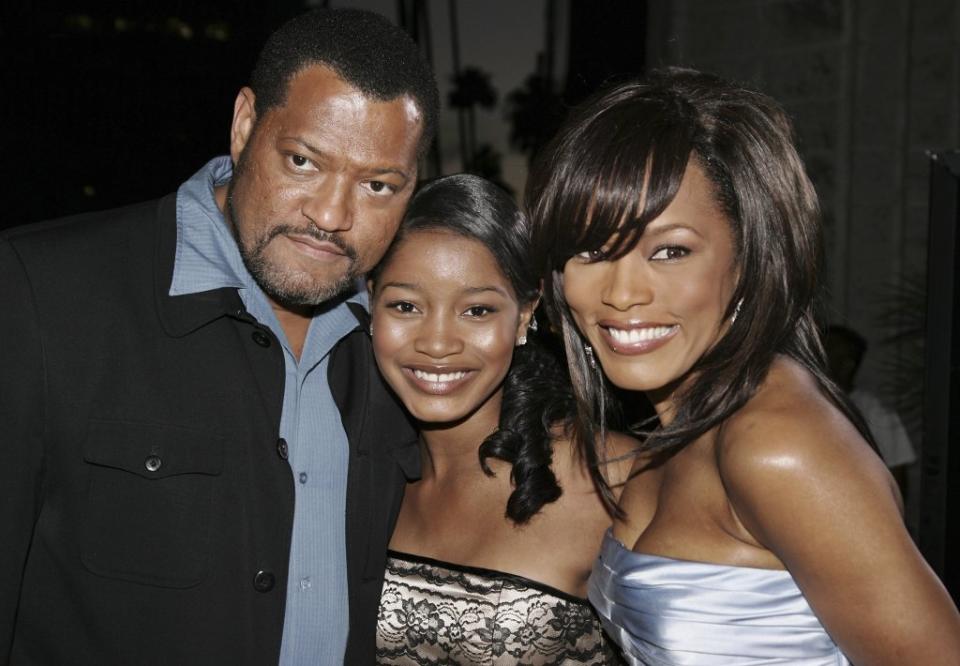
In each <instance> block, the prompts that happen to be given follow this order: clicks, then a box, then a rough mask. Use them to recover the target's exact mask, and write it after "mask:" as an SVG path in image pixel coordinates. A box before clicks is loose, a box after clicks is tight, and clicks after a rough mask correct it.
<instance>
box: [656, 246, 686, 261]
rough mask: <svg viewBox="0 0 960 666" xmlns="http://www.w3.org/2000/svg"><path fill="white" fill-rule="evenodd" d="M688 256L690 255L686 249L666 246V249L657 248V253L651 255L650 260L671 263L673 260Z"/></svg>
mask: <svg viewBox="0 0 960 666" xmlns="http://www.w3.org/2000/svg"><path fill="white" fill-rule="evenodd" d="M688 254H690V250H689V249H688V248H685V247H683V246H681V245H667V246H666V247H660V248H657V251H656V252H654V253H653V256H652V257H650V259H651V260H653V261H673V260H675V259H682V258H683V257H685V256H687V255H688Z"/></svg>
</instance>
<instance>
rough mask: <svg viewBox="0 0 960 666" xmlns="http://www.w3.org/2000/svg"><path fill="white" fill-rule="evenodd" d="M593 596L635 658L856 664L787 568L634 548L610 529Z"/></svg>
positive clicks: (711, 665)
mask: <svg viewBox="0 0 960 666" xmlns="http://www.w3.org/2000/svg"><path fill="white" fill-rule="evenodd" d="M588 596H589V598H590V602H591V603H592V604H593V606H594V608H596V610H597V613H598V614H599V616H600V619H601V621H602V622H603V625H604V628H605V629H606V630H607V633H609V634H610V636H611V637H612V638H613V639H614V640H616V641H617V642H618V643H620V645H621V647H622V648H623V651H624V653H625V655H626V656H627V658H628V660H629V661H630V663H631V664H646V665H649V666H687V665H696V666H720V665H723V666H758V665H761V664H764V665H765V664H796V665H798V666H848V665H849V663H850V662H849V661H848V660H847V659H846V658H845V657H844V656H843V654H842V653H841V652H840V649H839V648H838V647H837V645H836V644H835V643H834V642H833V640H832V639H831V638H830V636H829V635H828V634H827V632H826V631H825V630H824V628H823V625H821V624H820V621H819V620H818V619H817V617H816V615H814V613H813V610H812V609H811V608H810V605H809V604H808V603H807V600H806V599H805V598H804V597H803V594H802V593H801V592H800V589H799V588H798V587H797V585H796V583H795V582H794V580H793V577H792V576H791V575H790V573H789V572H787V571H775V570H769V569H755V568H749V567H736V566H729V565H723V564H709V563H704V562H691V561H686V560H676V559H672V558H668V557H660V556H656V555H647V554H644V553H635V552H633V551H632V550H629V549H627V548H625V547H624V546H623V544H621V543H620V542H619V541H617V540H616V539H615V538H614V537H613V535H612V534H611V533H610V532H609V531H608V532H607V534H606V535H605V536H604V540H603V545H602V547H601V551H600V555H599V557H598V558H597V562H596V564H595V565H594V568H593V573H592V574H591V576H590V583H589V593H588Z"/></svg>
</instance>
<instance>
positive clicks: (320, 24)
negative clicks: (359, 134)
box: [250, 9, 439, 153]
mask: <svg viewBox="0 0 960 666" xmlns="http://www.w3.org/2000/svg"><path fill="white" fill-rule="evenodd" d="M312 65H324V66H326V67H329V68H330V69H332V70H333V71H334V72H336V73H337V75H338V76H339V77H340V78H341V79H343V80H344V81H346V82H347V83H349V84H350V85H352V86H354V87H355V88H357V89H358V90H360V91H361V92H362V93H363V94H365V95H367V96H368V97H371V98H373V99H377V100H382V101H386V100H392V99H396V98H397V97H401V96H404V95H408V96H410V97H411V98H412V99H413V101H414V102H415V103H416V105H417V108H418V109H419V110H420V113H421V114H422V115H423V134H422V136H421V138H420V152H421V153H422V152H423V151H424V150H426V148H427V146H429V145H430V142H431V141H432V140H433V134H434V132H435V130H436V125H437V109H438V106H439V97H438V94H437V83H436V80H435V79H434V77H433V72H432V71H431V69H430V66H429V65H428V64H427V63H426V61H425V60H424V58H423V56H422V55H421V54H420V50H419V49H418V48H417V45H416V44H415V43H414V41H413V40H412V39H410V36H409V35H407V33H406V32H404V31H403V30H402V29H401V28H399V27H398V26H396V25H394V24H393V23H391V22H390V21H388V20H387V19H386V18H384V17H383V16H380V15H379V14H375V13H373V12H368V11H364V10H360V9H316V10H313V11H310V12H307V13H305V14H301V15H300V16H297V17H295V18H293V19H291V20H290V21H288V22H287V23H285V24H283V25H282V26H280V28H278V29H277V30H276V31H275V32H274V33H273V34H272V35H270V38H269V39H268V40H267V43H266V44H265V45H264V47H263V50H262V51H261V52H260V56H259V57H258V58H257V64H256V65H255V66H254V68H253V74H252V75H251V77H250V87H251V89H253V92H254V94H255V95H256V104H255V110H256V112H257V118H262V117H263V116H264V114H266V113H267V111H269V110H270V109H272V108H273V107H275V106H279V105H282V104H283V103H284V102H285V101H286V96H287V89H288V85H289V83H290V80H291V79H292V78H293V77H294V76H295V75H296V74H297V73H299V72H300V71H302V70H303V69H305V68H306V67H310V66H312Z"/></svg>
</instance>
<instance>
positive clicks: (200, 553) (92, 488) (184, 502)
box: [81, 420, 223, 588]
mask: <svg viewBox="0 0 960 666" xmlns="http://www.w3.org/2000/svg"><path fill="white" fill-rule="evenodd" d="M83 457H84V462H85V463H86V465H87V468H88V469H87V471H88V478H89V486H88V490H87V506H86V510H85V512H84V525H83V530H82V536H81V539H82V542H81V559H82V561H83V564H84V566H85V567H86V568H87V569H89V570H90V571H91V572H93V573H95V574H98V575H101V576H106V577H109V578H119V579H123V580H129V581H134V582H137V583H145V584H149V585H158V586H163V587H173V588H186V587H192V586H194V585H197V584H199V583H200V582H201V581H202V580H203V578H204V577H205V576H206V574H207V571H208V569H209V565H210V562H209V560H210V528H211V524H210V520H211V514H212V511H213V497H214V493H215V492H216V487H217V482H218V477H219V475H220V472H221V468H222V463H223V440H222V439H221V438H219V437H217V436H216V435H212V434H210V433H207V432H201V431H197V430H191V429H187V428H180V427H176V426H169V425H153V424H142V423H127V422H122V421H100V420H95V421H91V422H90V424H89V428H88V431H87V439H86V441H85V444H84V449H83Z"/></svg>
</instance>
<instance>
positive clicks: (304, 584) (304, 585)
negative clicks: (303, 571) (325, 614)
mask: <svg viewBox="0 0 960 666" xmlns="http://www.w3.org/2000/svg"><path fill="white" fill-rule="evenodd" d="M311 587H313V581H311V580H310V576H307V577H306V578H301V579H300V589H301V590H304V591H306V590H309V589H310V588H311Z"/></svg>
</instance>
